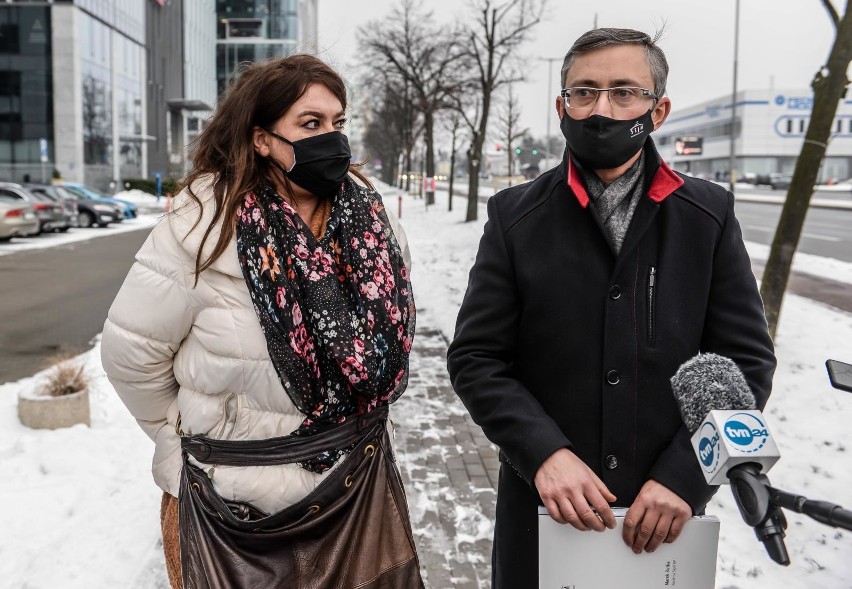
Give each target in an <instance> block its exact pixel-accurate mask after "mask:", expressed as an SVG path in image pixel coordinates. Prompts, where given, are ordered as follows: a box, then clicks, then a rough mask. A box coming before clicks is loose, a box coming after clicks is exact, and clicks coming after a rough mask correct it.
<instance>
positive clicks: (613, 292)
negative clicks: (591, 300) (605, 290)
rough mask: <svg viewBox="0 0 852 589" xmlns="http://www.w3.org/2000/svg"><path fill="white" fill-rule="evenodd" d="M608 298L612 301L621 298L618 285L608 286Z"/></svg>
mask: <svg viewBox="0 0 852 589" xmlns="http://www.w3.org/2000/svg"><path fill="white" fill-rule="evenodd" d="M609 298H611V299H612V300H614V301H615V300H618V299H619V298H621V287H620V286H618V285H617V284H615V285H613V286H611V287H609Z"/></svg>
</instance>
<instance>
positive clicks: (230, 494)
mask: <svg viewBox="0 0 852 589" xmlns="http://www.w3.org/2000/svg"><path fill="white" fill-rule="evenodd" d="M345 111H346V91H345V87H344V84H343V81H342V80H341V78H340V77H339V76H338V75H337V74H336V73H335V72H334V71H333V70H332V69H331V68H329V67H328V66H327V65H326V64H324V63H323V62H322V61H320V60H319V59H317V58H315V57H312V56H308V55H294V56H291V57H287V58H284V59H279V60H275V61H272V62H268V63H264V64H253V65H250V66H248V68H247V69H245V71H244V72H243V73H242V74H241V76H240V77H239V79H238V80H237V82H236V83H235V84H234V85H233V86H232V87H231V88H230V89H229V92H228V93H227V95H226V96H225V97H224V98H223V100H222V101H220V104H219V106H218V109H217V112H216V114H215V116H214V117H213V118H212V119H211V121H210V122H209V124H208V125H207V126H206V127H205V129H204V131H203V132H202V134H201V136H200V137H199V139H198V143H197V145H196V148H195V152H194V157H193V165H194V168H193V170H192V172H191V173H190V175H189V176H188V178H187V180H186V188H185V189H184V190H183V191H182V192H181V193H180V194H179V195H178V196H177V198H176V200H175V203H174V207H173V212H171V213H170V214H169V215H168V216H166V217H165V218H164V219H163V220H161V222H160V223H159V224H158V225H157V226H156V227H155V229H154V230H153V231H152V232H151V235H150V237H149V238H148V240H147V241H146V243H145V245H143V247H142V249H141V250H140V251H139V253H138V254H137V257H136V259H137V261H136V263H135V264H134V266H133V267H132V269H131V270H130V273H129V275H128V277H127V279H126V281H125V283H124V285H123V286H122V288H121V290H120V292H119V293H118V296H117V297H116V300H115V302H114V303H113V305H112V307H111V309H110V312H109V318H108V319H107V322H106V325H105V326H104V332H103V339H102V359H103V365H104V369H105V370H106V372H107V375H108V376H109V379H110V382H112V384H113V385H114V386H115V389H116V391H117V392H118V394H119V396H120V397H121V399H122V401H123V402H124V403H125V404H126V405H127V407H128V409H129V410H130V411H131V413H132V414H133V415H134V417H136V419H137V421H138V422H139V424H140V425H141V426H142V428H143V429H144V430H145V432H146V433H147V434H148V435H149V436H150V437H151V438H152V439H153V440H154V441H155V443H156V449H155V452H154V462H153V474H154V479H155V482H156V483H157V484H158V485H159V486H160V487H161V488H162V489H163V491H164V493H163V502H162V510H161V523H162V528H163V545H164V550H165V553H166V562H167V568H168V573H169V579H170V582H171V584H172V586H173V587H181V586H182V585H186V586H191V587H208V586H246V587H247V586H257V587H260V586H265V587H273V586H287V587H301V586H303V583H308V581H310V583H309V585H310V586H311V587H325V586H329V587H332V586H333V587H349V586H352V587H354V586H361V585H362V584H364V583H367V582H372V583H377V584H370V585H369V586H370V587H377V588H378V587H387V588H391V587H420V586H422V583H421V581H420V576H419V568H418V564H417V556H416V552H415V551H414V546H413V541H412V538H411V531H410V526H409V524H408V514H407V507H406V505H405V500H404V496H403V495H402V492H401V491H402V489H401V486H400V485H399V476H398V472H397V471H396V467H395V465H394V464H393V462H389V461H388V459H389V460H392V454H391V452H390V449H389V444H388V442H387V429H386V427H385V421H386V415H387V408H386V406H387V405H388V404H389V403H392V402H393V401H395V400H396V399H397V398H398V397H399V395H401V394H402V392H403V391H404V390H405V386H406V383H407V380H408V354H409V351H410V349H411V342H412V337H413V334H414V302H413V298H412V294H411V285H410V282H409V280H408V270H407V267H408V265H409V260H408V248H407V244H406V239H405V235H404V233H403V232H402V230H401V228H400V227H399V226H398V224H397V223H395V222H393V221H392V220H391V219H390V218H389V216H388V214H387V211H386V210H385V209H384V207H383V206H382V202H381V198H380V197H379V195H378V194H377V193H376V192H375V191H374V190H373V189H372V187H371V186H370V185H369V183H368V182H367V181H366V180H365V179H364V178H363V176H361V175H360V174H359V173H358V172H357V171H356V170H355V169H354V168H353V167H352V166H351V165H350V158H351V156H350V151H349V144H348V141H347V139H346V136H345V135H344V134H343V133H342V130H343V128H344V123H345ZM358 416H360V417H358ZM370 436H372V437H371V438H370V439H367V438H369V437H370ZM199 448H200V450H199ZM211 448H212V452H211ZM376 455H378V456H379V457H382V456H384V457H385V458H386V460H384V461H381V460H373V458H372V457H373V456H376ZM368 459H369V460H372V462H371V463H370V464H375V465H378V466H375V467H373V466H369V465H367V466H365V464H366V461H368ZM377 468H378V469H380V470H381V469H385V470H381V472H379V471H377V470H376V469H377ZM382 473H384V474H382ZM321 483H325V484H323V485H321ZM376 486H388V487H389V488H390V490H391V493H390V495H388V494H387V493H382V492H378V493H376V492H375V491H376V489H374V488H372V487H376ZM371 491H373V492H372V493H371ZM178 497H180V504H179V505H180V507H179V508H178ZM378 497H389V499H387V498H386V499H381V500H379V499H377V498H378ZM365 498H366V499H365ZM371 502H372V503H371ZM178 512H180V516H178ZM376 514H378V515H376ZM323 518H331V519H323ZM335 518H337V519H335ZM341 518H342V519H341ZM355 518H362V519H363V520H364V521H355V522H354V524H353V523H352V520H353V519H355ZM376 519H378V520H379V521H371V520H376ZM178 529H180V534H178ZM379 536H381V537H382V538H385V539H378V537H379ZM258 537H260V541H258ZM317 537H320V538H321V539H322V542H320V543H319V544H317V543H316V542H315V539H316V538H317ZM178 538H180V540H178ZM305 538H311V539H312V540H311V541H310V542H305V540H304V539H305ZM370 543H373V544H376V545H375V546H371V545H370ZM181 544H183V545H182V546H181ZM222 546H225V547H226V548H224V549H222ZM270 547H271V548H270ZM217 551H218V552H217ZM181 564H183V571H182V572H181ZM371 571H372V572H371ZM386 571H394V572H393V574H391V573H387V572H386ZM181 577H182V579H181ZM182 581H183V583H182ZM382 583H384V584H382Z"/></svg>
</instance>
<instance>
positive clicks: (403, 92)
mask: <svg viewBox="0 0 852 589" xmlns="http://www.w3.org/2000/svg"><path fill="white" fill-rule="evenodd" d="M361 78H362V80H361V81H362V84H363V85H364V87H365V88H367V90H368V91H369V95H370V96H371V97H372V103H371V105H370V108H369V109H366V110H367V112H368V113H371V114H369V115H368V117H367V122H366V131H365V137H364V142H365V146H366V147H367V149H368V150H369V152H370V153H371V155H374V156H375V155H378V156H379V157H380V158H381V159H382V164H383V167H382V172H383V178H386V180H385V181H386V182H388V183H389V184H393V183H394V179H396V180H398V187H399V188H404V189H405V190H406V191H408V190H410V188H411V175H410V174H408V173H407V172H409V171H411V167H412V157H413V151H414V146H415V144H416V142H417V139H418V137H419V135H420V133H421V130H422V126H421V125H420V124H419V123H420V121H419V117H418V116H417V111H416V109H415V108H414V104H413V103H412V96H411V91H410V88H409V85H408V83H407V82H406V81H405V80H404V79H403V78H402V77H401V76H399V74H398V72H396V71H395V70H393V69H388V68H377V69H373V70H368V71H365V73H364V74H363V75H362V77H361ZM400 160H401V162H400ZM385 162H392V164H391V167H392V168H393V169H394V170H395V173H393V175H385V174H384V170H385V167H384V166H385Z"/></svg>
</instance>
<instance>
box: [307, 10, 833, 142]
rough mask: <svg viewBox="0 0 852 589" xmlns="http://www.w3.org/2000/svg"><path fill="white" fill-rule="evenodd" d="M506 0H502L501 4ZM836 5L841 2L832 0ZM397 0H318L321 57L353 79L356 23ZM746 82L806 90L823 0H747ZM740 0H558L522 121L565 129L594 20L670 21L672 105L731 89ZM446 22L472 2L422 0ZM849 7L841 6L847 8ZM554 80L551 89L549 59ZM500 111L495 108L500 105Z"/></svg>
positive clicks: (829, 31)
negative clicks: (567, 60)
mask: <svg viewBox="0 0 852 589" xmlns="http://www.w3.org/2000/svg"><path fill="white" fill-rule="evenodd" d="M500 1H501V0H496V2H497V3H499V2H500ZM833 1H834V4H835V6H837V5H838V4H839V3H838V0H833ZM397 3H398V2H397V1H396V0H370V2H369V3H366V2H353V1H352V0H319V30H318V36H319V43H318V45H319V49H320V55H321V56H322V57H323V58H324V59H326V60H327V61H329V62H330V63H331V64H332V65H334V66H335V67H336V68H337V69H338V71H340V72H341V74H342V75H343V76H344V77H345V78H347V80H348V81H350V83H352V82H353V81H354V80H355V77H356V73H357V71H358V67H359V59H358V46H357V40H356V31H357V29H358V28H359V27H366V26H369V23H370V22H375V21H377V20H382V19H383V18H385V17H387V16H388V15H389V14H390V13H391V11H392V8H393V6H394V5H396V4H397ZM739 4H740V35H739V52H738V54H739V57H738V89H739V90H744V89H750V90H760V89H770V88H778V89H788V88H789V89H800V90H801V89H806V88H809V86H810V81H811V79H812V78H813V75H814V73H815V72H816V71H817V69H818V68H819V67H820V66H821V65H822V64H823V63H824V62H825V61H826V60H827V57H828V54H829V51H830V49H831V44H832V42H833V40H834V26H833V25H832V23H831V21H830V20H829V17H828V13H827V12H826V11H825V9H824V7H823V5H822V2H821V1H820V0H742V1H741V2H740V3H739ZM735 5H736V2H735V0H642V1H640V2H637V1H636V0H600V1H598V2H577V1H570V0H549V3H548V7H547V10H546V12H545V15H544V18H543V19H542V22H541V23H539V24H538V26H537V27H536V28H535V29H534V30H533V31H532V34H531V35H530V40H529V41H528V42H527V43H526V44H525V45H524V46H523V47H522V49H521V53H522V56H523V58H524V63H525V70H526V72H527V81H526V82H524V83H520V84H518V86H517V87H516V92H517V94H518V95H519V97H520V102H521V124H522V126H523V127H527V128H529V130H530V133H531V134H532V135H533V136H536V137H543V136H544V135H546V133H547V128H548V120H550V123H549V124H550V133H551V135H553V134H558V133H559V124H558V119H557V118H556V114H555V106H554V99H555V97H556V96H557V95H558V93H559V69H560V67H561V60H562V58H563V57H564V56H565V53H566V52H567V51H568V49H569V48H570V46H571V44H572V43H573V42H574V40H575V39H576V38H577V37H579V36H580V35H581V34H583V33H584V32H586V31H587V30H588V29H591V28H593V26H594V23H595V19H597V25H598V26H600V27H619V28H635V29H640V30H643V31H645V32H648V33H649V34H652V33H653V32H654V31H655V30H657V29H659V28H660V27H661V26H662V25H665V33H664V36H663V37H662V39H661V41H660V43H659V44H660V46H661V47H662V48H663V50H664V51H665V53H666V56H667V58H668V61H669V68H670V73H669V82H668V94H669V97H670V98H671V100H672V104H673V108H674V110H675V111H676V110H677V109H678V107H682V108H683V107H688V106H692V105H695V104H698V103H700V102H703V101H705V100H710V99H713V98H718V97H720V96H723V95H725V94H730V92H731V89H732V84H733V59H734V37H735V35H734V29H735V27H734V22H735ZM422 6H423V7H424V8H426V9H428V10H431V11H433V18H434V19H435V20H436V21H438V22H439V23H447V24H449V23H452V22H454V21H459V22H466V21H471V20H472V16H471V15H472V14H473V11H472V10H471V8H470V0H423V2H422ZM842 8H843V5H842V4H840V10H842ZM549 58H557V61H555V62H551V65H552V68H553V71H552V80H553V81H552V88H550V89H549V88H548V62H546V61H544V59H549ZM492 116H493V113H492Z"/></svg>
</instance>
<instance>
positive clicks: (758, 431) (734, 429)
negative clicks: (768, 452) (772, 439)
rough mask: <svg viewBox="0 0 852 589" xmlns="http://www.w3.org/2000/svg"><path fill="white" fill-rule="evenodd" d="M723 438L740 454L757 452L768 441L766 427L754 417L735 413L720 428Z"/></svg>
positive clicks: (748, 414) (749, 414)
mask: <svg viewBox="0 0 852 589" xmlns="http://www.w3.org/2000/svg"><path fill="white" fill-rule="evenodd" d="M722 431H723V432H724V434H725V437H726V438H727V439H728V441H730V442H731V443H732V444H734V445H735V446H736V448H737V449H738V450H740V451H741V452H746V453H752V452H757V451H759V450H760V449H761V448H763V446H764V445H765V444H766V440H768V439H769V432H768V431H767V430H766V425H765V424H764V423H763V421H761V420H760V418H759V417H757V416H756V415H752V414H751V413H737V414H735V415H731V416H730V417H729V418H728V420H727V421H725V426H724V427H723V428H722Z"/></svg>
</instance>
